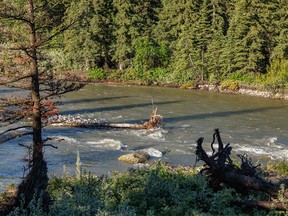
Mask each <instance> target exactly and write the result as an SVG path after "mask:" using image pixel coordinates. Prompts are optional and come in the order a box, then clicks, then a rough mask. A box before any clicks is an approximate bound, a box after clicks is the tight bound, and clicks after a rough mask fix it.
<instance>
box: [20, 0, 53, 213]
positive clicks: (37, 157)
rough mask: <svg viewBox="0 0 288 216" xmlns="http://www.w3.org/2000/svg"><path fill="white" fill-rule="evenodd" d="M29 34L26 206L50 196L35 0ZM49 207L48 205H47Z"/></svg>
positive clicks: (30, 6)
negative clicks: (29, 153) (29, 155)
mask: <svg viewBox="0 0 288 216" xmlns="http://www.w3.org/2000/svg"><path fill="white" fill-rule="evenodd" d="M27 3H28V15H29V20H30V22H29V34H30V52H29V54H30V56H31V67H30V73H31V79H32V80H31V98H32V102H33V110H32V129H33V141H32V160H30V162H29V167H28V169H29V173H28V175H27V176H26V177H25V178H24V180H23V181H22V183H21V184H20V185H19V191H18V195H19V198H20V197H21V194H23V195H24V206H27V205H28V204H29V202H30V201H31V200H32V199H33V196H38V197H39V196H40V194H42V195H41V196H42V200H43V203H45V204H46V205H47V204H48V200H49V196H48V194H47V192H45V191H46V189H47V186H48V177H47V164H46V162H45V161H44V158H43V140H42V122H41V104H40V101H41V99H40V89H39V71H38V57H37V43H36V42H37V37H36V29H35V17H34V10H35V8H34V4H33V0H28V1H27ZM46 207H47V208H48V206H46Z"/></svg>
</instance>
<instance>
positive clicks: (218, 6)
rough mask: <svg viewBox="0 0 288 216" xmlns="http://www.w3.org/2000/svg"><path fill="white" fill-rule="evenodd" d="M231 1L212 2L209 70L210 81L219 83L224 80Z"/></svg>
mask: <svg viewBox="0 0 288 216" xmlns="http://www.w3.org/2000/svg"><path fill="white" fill-rule="evenodd" d="M229 2H230V1H221V0H220V1H219V0H212V1H211V8H212V14H211V27H210V28H211V33H212V37H211V38H210V40H209V43H208V46H207V55H206V57H207V70H208V73H209V81H211V82H217V81H219V80H221V78H222V72H221V68H222V65H221V56H222V54H223V48H224V44H225V35H226V34H227V30H228V26H229V22H228V20H229V17H228V8H229V6H228V5H229Z"/></svg>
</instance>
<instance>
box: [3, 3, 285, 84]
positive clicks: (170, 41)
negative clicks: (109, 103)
mask: <svg viewBox="0 0 288 216" xmlns="http://www.w3.org/2000/svg"><path fill="white" fill-rule="evenodd" d="M53 1H54V2H55V5H57V11H58V12H59V14H57V12H56V11H55V14H54V15H55V21H57V22H59V17H60V18H61V17H62V16H65V17H66V18H68V20H70V21H69V22H71V23H74V25H73V26H72V27H71V28H70V29H68V30H67V31H65V33H64V34H63V35H61V36H58V37H56V38H54V39H53V40H52V42H51V43H50V44H49V46H46V50H44V51H43V52H44V53H45V55H46V59H47V61H48V59H50V60H49V62H50V63H51V64H52V65H53V66H54V67H56V68H57V70H58V71H64V70H65V71H70V70H73V71H75V70H76V71H88V73H89V75H90V77H91V78H96V79H105V78H108V79H112V80H140V81H141V82H144V83H146V84H169V83H170V84H193V83H194V84H195V83H199V82H208V83H219V82H221V81H223V80H237V81H241V82H244V83H246V84H261V85H263V86H266V87H272V88H274V89H277V88H280V89H285V88H287V81H288V63H287V60H288V13H287V11H288V1H286V0H269V1H263V0H253V1H252V0H193V1H185V0H181V1H176V0H141V1H140V0H136V1H135V0H133V1H132V0H125V1H120V0H79V1H69V2H67V1H66V0H57V1H56V0H53ZM66 8H68V10H67V11H68V12H66V14H64V15H63V14H62V12H63V11H65V10H66ZM64 9H65V10H64ZM66 20H67V19H66ZM0 39H1V46H2V47H5V45H6V44H7V43H12V42H13V38H11V37H6V36H5V30H1V34H0ZM0 52H1V61H0V66H1V70H2V71H5V72H6V73H9V70H10V69H9V67H10V65H11V61H12V62H13V61H15V58H19V57H21V53H18V54H19V56H13V58H10V57H11V56H10V57H9V52H8V53H7V51H3V49H2V51H0ZM48 57H49V58H48ZM285 84H286V87H285Z"/></svg>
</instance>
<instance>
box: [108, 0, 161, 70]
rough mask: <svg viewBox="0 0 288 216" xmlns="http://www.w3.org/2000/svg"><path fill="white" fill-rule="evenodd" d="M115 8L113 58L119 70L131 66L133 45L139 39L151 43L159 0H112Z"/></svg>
mask: <svg viewBox="0 0 288 216" xmlns="http://www.w3.org/2000/svg"><path fill="white" fill-rule="evenodd" d="M113 3H114V6H115V8H116V10H117V13H116V15H115V19H114V23H115V27H116V30H115V31H114V35H115V38H116V41H115V44H114V60H115V61H116V62H118V68H119V69H120V70H123V69H125V68H126V67H127V66H131V64H132V61H133V57H134V55H135V46H137V44H138V43H139V41H140V40H147V39H148V40H149V41H151V42H152V43H153V39H152V31H153V28H154V25H155V24H156V22H157V20H158V8H159V7H160V1H159V0H145V1H140V0H136V1H132V0H125V1H119V0H114V2H113Z"/></svg>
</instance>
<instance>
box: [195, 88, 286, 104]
mask: <svg viewBox="0 0 288 216" xmlns="http://www.w3.org/2000/svg"><path fill="white" fill-rule="evenodd" d="M196 89H199V90H205V91H213V92H220V93H226V94H227V93H228V94H241V95H249V96H255V97H263V98H272V99H283V100H288V94H287V92H283V93H278V92H272V91H265V90H260V88H257V87H255V86H248V85H240V86H239V88H236V89H234V90H232V89H229V88H222V87H221V85H211V84H202V85H198V86H197V88H196Z"/></svg>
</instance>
